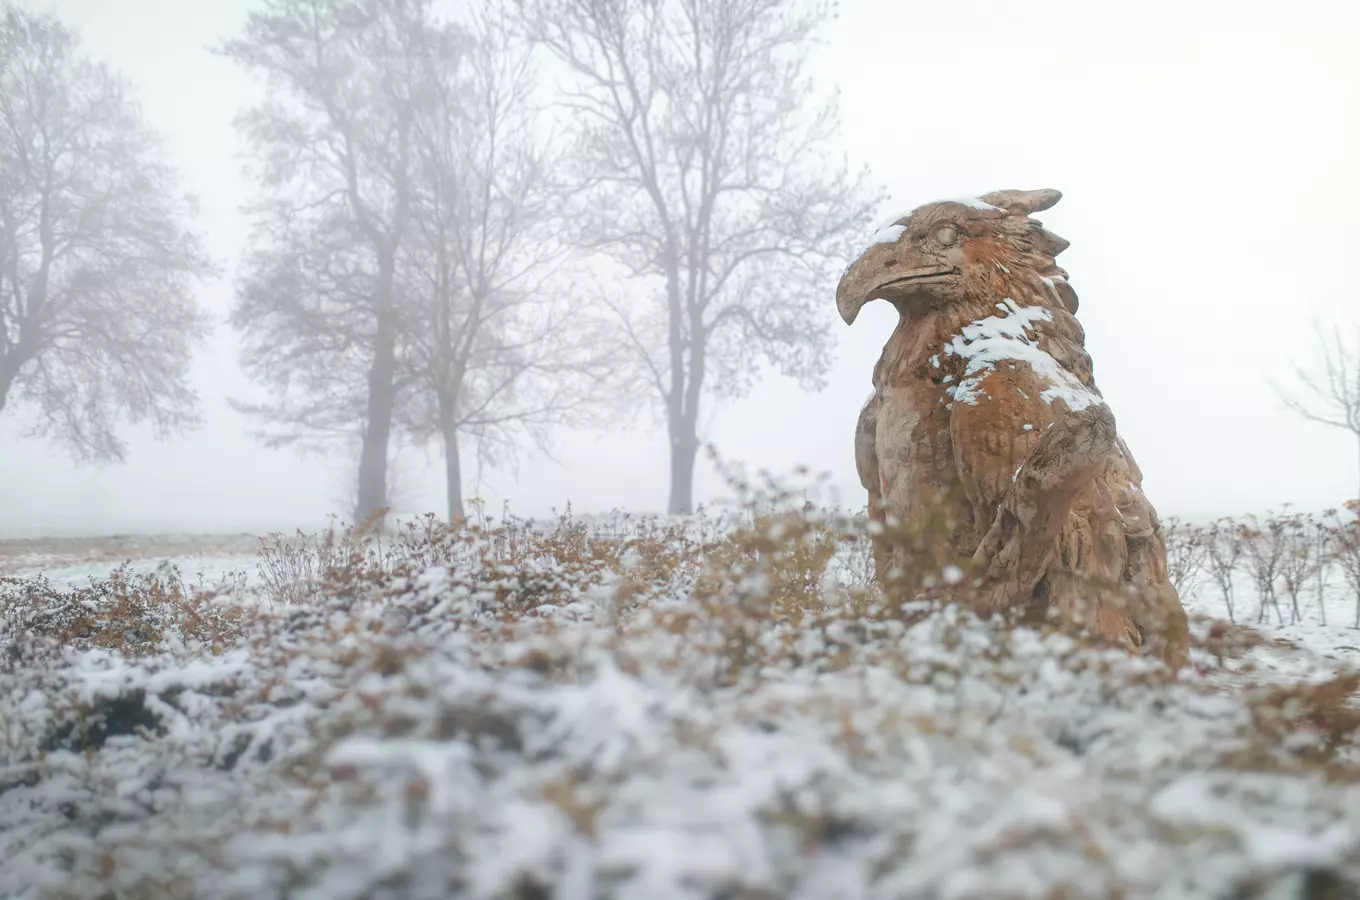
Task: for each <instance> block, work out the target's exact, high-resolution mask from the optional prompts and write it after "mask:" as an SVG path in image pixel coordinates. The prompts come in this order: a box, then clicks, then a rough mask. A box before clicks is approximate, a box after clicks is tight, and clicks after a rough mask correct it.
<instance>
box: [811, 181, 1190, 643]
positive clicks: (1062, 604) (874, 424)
mask: <svg viewBox="0 0 1360 900" xmlns="http://www.w3.org/2000/svg"><path fill="white" fill-rule="evenodd" d="M1061 196H1062V195H1061V194H1060V193H1059V192H1058V191H1055V190H1038V191H998V192H995V193H991V194H986V195H984V196H982V197H981V198H963V199H957V200H945V201H940V202H936V203H928V204H926V205H924V206H920V207H917V208H916V209H914V210H912V211H910V212H908V213H905V214H903V215H901V216H897V217H894V219H893V220H892V221H891V222H889V223H887V224H885V225H884V226H882V227H881V228H880V229H878V231H877V232H876V233H875V234H874V235H873V237H872V238H871V240H870V242H869V244H868V245H867V246H866V247H865V249H864V251H863V253H862V254H861V255H860V257H859V258H858V259H857V260H856V261H855V262H854V263H853V264H851V266H850V267H849V268H848V269H847V270H846V272H845V274H844V275H843V276H842V278H841V282H840V285H839V286H838V288H837V290H836V306H837V308H838V309H839V311H840V314H841V316H842V318H844V319H845V321H846V323H847V324H853V323H854V321H855V318H856V317H857V316H858V314H859V311H860V309H861V307H863V306H864V304H865V303H867V302H868V301H870V300H874V299H884V300H887V301H889V302H890V303H892V304H893V306H894V307H896V309H897V311H898V315H899V318H898V323H897V327H896V329H895V330H894V331H893V333H892V336H891V337H890V338H889V339H888V342H887V344H886V345H885V346H884V348H883V353H882V355H881V356H880V358H879V360H878V363H877V365H876V366H875V367H874V374H873V383H874V394H873V396H871V397H870V398H869V401H868V402H867V403H866V404H865V407H864V409H863V410H862V411H861V413H860V418H859V423H858V425H857V427H856V431H855V464H856V469H857V471H858V473H859V477H860V481H861V483H863V485H864V487H865V488H866V489H867V490H868V493H869V513H870V516H871V517H873V518H874V519H876V520H878V521H880V522H888V523H889V524H891V525H892V526H893V527H892V528H889V529H888V530H887V531H886V532H885V534H886V535H887V537H885V538H884V539H883V540H882V541H881V542H880V543H879V545H878V546H877V547H876V548H875V551H876V552H875V555H876V563H877V565H876V568H877V570H878V576H879V578H880V580H884V579H886V578H887V577H888V575H889V574H890V573H892V572H893V570H894V569H898V568H899V567H903V568H905V567H906V566H908V564H909V563H916V564H918V566H919V565H922V564H924V565H925V566H927V567H928V568H930V569H932V570H933V571H942V570H946V569H948V567H950V566H952V565H953V564H954V563H955V562H957V561H958V560H960V559H963V560H971V562H970V566H971V571H972V572H973V573H974V575H975V576H976V577H977V579H978V580H977V581H976V582H974V583H973V586H974V587H976V593H974V594H973V596H974V597H975V598H976V602H977V603H978V604H979V605H980V606H981V607H982V608H983V609H985V610H999V609H1003V608H1017V607H1018V608H1021V609H1022V610H1024V611H1026V612H1028V613H1031V614H1042V613H1045V612H1048V611H1050V610H1055V609H1056V611H1057V613H1058V614H1059V615H1060V616H1061V617H1063V618H1064V619H1065V620H1067V621H1069V622H1073V623H1075V624H1079V625H1082V626H1085V627H1086V628H1088V629H1089V630H1090V631H1092V632H1093V633H1095V634H1098V635H1100V636H1101V637H1103V638H1105V639H1107V640H1111V641H1114V642H1115V643H1118V644H1121V645H1123V646H1125V647H1127V648H1129V649H1131V650H1138V651H1141V652H1148V653H1153V654H1156V655H1158V656H1160V657H1161V658H1162V659H1164V660H1165V661H1166V662H1167V663H1168V664H1169V665H1171V666H1173V667H1179V666H1181V665H1183V664H1184V663H1185V661H1186V652H1187V643H1188V634H1187V624H1186V616H1185V611H1184V609H1183V608H1182V606H1181V602H1180V598H1179V597H1178V596H1177V593H1176V590H1175V588H1174V587H1173V586H1172V585H1171V583H1170V581H1169V580H1168V578H1167V568H1166V545H1165V542H1164V540H1163V537H1162V531H1161V525H1160V523H1159V522H1158V519H1157V514H1156V512H1155V510H1154V509H1153V508H1152V504H1151V502H1149V500H1148V498H1147V497H1146V495H1144V494H1143V491H1142V487H1141V482H1142V473H1141V472H1140V471H1139V470H1138V466H1137V465H1136V464H1135V463H1134V461H1133V456H1132V455H1131V454H1130V453H1129V449H1128V447H1127V446H1126V445H1125V444H1124V441H1123V440H1122V439H1121V438H1120V437H1119V435H1118V434H1117V432H1116V429H1115V421H1114V416H1113V414H1112V413H1111V411H1110V408H1109V406H1108V404H1106V402H1105V401H1104V399H1102V397H1101V395H1100V391H1099V390H1098V389H1097V388H1096V385H1095V381H1094V379H1093V378H1092V374H1091V359H1090V357H1089V356H1088V355H1087V353H1086V350H1085V347H1084V342H1085V333H1084V332H1083V330H1082V327H1081V325H1080V323H1078V322H1077V319H1076V317H1075V316H1074V313H1075V312H1076V311H1077V295H1076V293H1075V291H1073V289H1072V286H1071V285H1070V284H1069V283H1068V279H1067V273H1066V272H1065V271H1064V270H1063V269H1061V268H1059V267H1058V266H1057V264H1056V263H1055V262H1054V258H1055V257H1056V256H1057V255H1058V254H1059V253H1061V252H1062V251H1063V250H1065V249H1066V248H1067V247H1068V242H1067V241H1065V240H1063V239H1062V238H1060V237H1058V236H1057V235H1055V234H1053V233H1052V232H1050V231H1048V230H1046V229H1045V228H1044V227H1043V225H1042V223H1040V222H1039V221H1037V220H1035V219H1032V218H1029V216H1030V214H1031V213H1035V212H1038V211H1041V210H1045V209H1048V208H1050V207H1052V206H1053V205H1054V204H1055V203H1057V202H1058V200H1059V199H1060V198H1061ZM903 535H914V536H915V537H914V538H912V539H910V540H908V539H905V538H903V537H902V536H903ZM950 571H952V570H950Z"/></svg>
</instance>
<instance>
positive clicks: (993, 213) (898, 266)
mask: <svg viewBox="0 0 1360 900" xmlns="http://www.w3.org/2000/svg"><path fill="white" fill-rule="evenodd" d="M1061 198H1062V194H1061V193H1059V192H1058V191H1055V190H1051V189H1048V190H1038V191H995V192H993V193H990V194H984V195H983V196H981V197H978V198H972V197H967V198H963V199H959V200H942V201H938V202H935V203H927V204H925V205H923V206H918V207H917V208H916V209H913V210H912V211H911V212H909V213H906V214H905V215H901V216H898V217H896V218H894V219H893V220H892V221H891V222H889V223H887V224H885V225H883V226H882V227H881V228H879V230H878V231H877V232H876V233H875V234H874V236H873V237H872V238H871V239H870V243H869V246H868V247H867V248H866V249H865V250H864V252H863V253H861V254H860V256H859V258H858V259H856V260H855V261H854V262H853V263H851V264H850V267H849V268H848V269H846V270H845V274H844V275H842V276H841V281H840V285H839V286H838V287H837V288H836V308H837V309H838V310H839V311H840V314H841V318H843V319H844V320H845V321H846V324H853V323H854V321H855V318H856V317H857V316H858V315H859V311H860V309H861V308H862V307H863V306H864V304H865V303H868V302H869V301H870V300H876V299H883V300H887V301H889V302H891V303H892V304H893V305H894V306H896V307H897V309H898V311H899V312H901V313H903V314H908V313H911V312H913V311H926V310H931V309H941V308H944V307H947V306H952V305H956V304H960V303H964V302H967V301H969V300H977V301H979V302H984V303H986V305H987V306H989V307H990V305H991V304H992V303H993V302H994V298H995V296H996V295H997V294H999V293H1003V294H1009V293H1014V290H1013V288H1014V287H1017V286H1019V285H1018V284H1017V282H1023V283H1024V287H1025V288H1027V290H1026V291H1024V293H1029V294H1031V295H1034V296H1036V297H1037V298H1038V302H1040V303H1045V304H1046V305H1047V304H1049V303H1051V304H1052V305H1054V306H1056V307H1057V308H1061V309H1066V310H1067V311H1068V312H1076V310H1077V295H1076V292H1075V291H1073V290H1072V287H1071V285H1069V284H1068V283H1067V273H1066V272H1065V271H1063V270H1062V269H1061V268H1059V267H1058V266H1057V264H1056V263H1055V262H1054V257H1056V256H1057V255H1058V254H1059V253H1061V252H1062V251H1063V250H1066V249H1067V247H1068V242H1067V241H1065V240H1063V239H1062V238H1060V237H1058V236H1057V235H1056V234H1053V233H1052V232H1050V231H1048V230H1047V229H1045V228H1044V227H1043V223H1041V222H1039V221H1037V220H1035V219H1031V218H1029V214H1030V213H1034V212H1039V211H1040V210H1045V209H1048V208H1050V207H1052V206H1053V205H1054V204H1055V203H1057V202H1058V201H1059V200H1060V199H1061Z"/></svg>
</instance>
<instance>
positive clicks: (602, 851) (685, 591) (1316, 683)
mask: <svg viewBox="0 0 1360 900" xmlns="http://www.w3.org/2000/svg"><path fill="white" fill-rule="evenodd" d="M663 549H664V548H655V547H653V548H651V550H650V551H648V552H637V551H630V552H629V553H628V554H625V557H624V559H623V561H622V565H620V566H615V565H613V564H603V563H600V562H599V561H598V560H593V559H586V558H582V557H580V556H579V554H578V556H576V557H572V559H571V560H568V561H565V562H564V561H563V558H562V557H561V556H560V555H559V556H557V557H554V556H553V555H552V554H553V553H556V552H558V551H556V550H551V548H549V550H551V552H549V550H544V551H543V552H541V553H538V554H537V555H530V556H528V557H525V558H523V559H520V560H518V561H517V562H516V565H515V566H514V567H513V568H508V567H506V566H504V565H501V564H499V563H497V562H496V561H495V560H493V559H490V558H483V559H481V561H480V562H479V561H477V560H475V559H472V560H470V561H469V560H468V559H466V558H464V557H460V559H462V560H463V561H462V562H460V563H459V565H457V566H455V567H452V568H450V567H446V566H430V567H425V566H421V567H419V568H418V569H413V570H410V571H401V569H400V567H394V568H392V569H390V570H389V571H388V572H387V574H385V575H381V576H380V577H373V578H368V579H359V580H356V581H354V582H352V583H351V584H350V585H349V586H348V587H346V588H344V589H334V588H332V589H328V595H327V599H326V600H324V601H322V602H319V603H313V604H308V605H305V606H283V605H279V604H274V603H271V602H270V601H269V598H268V597H266V596H263V595H261V594H260V592H259V591H258V590H255V589H253V588H250V587H249V586H241V588H240V590H239V591H238V595H237V596H235V597H218V598H215V599H214V600H212V601H210V602H206V603H204V604H202V605H198V606H193V607H192V608H186V607H185V605H184V604H180V605H178V606H174V605H170V606H166V605H160V606H158V605H154V604H153V605H152V606H150V607H146V608H142V607H136V608H130V609H128V610H124V611H121V612H120V614H119V618H117V619H116V620H114V624H113V626H112V627H110V626H109V622H108V621H107V620H104V619H101V618H100V617H101V615H102V613H101V610H100V609H99V608H97V607H98V603H97V602H96V601H94V600H92V599H90V598H89V597H87V596H84V595H76V596H74V597H65V598H62V597H60V596H57V595H50V596H49V595H43V596H25V597H19V596H17V595H11V599H10V604H11V605H10V607H9V608H8V609H6V608H5V607H3V605H0V672H3V674H4V677H3V679H0V873H3V874H2V875H0V898H5V900H19V898H23V900H29V898H37V897H40V896H42V897H47V896H51V897H72V898H75V897H100V896H107V897H181V896H187V897H203V898H252V900H253V898H271V897H280V898H282V897H289V898H316V900H321V898H326V900H342V898H425V897H429V898H445V897H451V896H459V897H477V898H547V897H552V898H554V900H594V898H600V897H619V898H672V897H674V898H696V900H698V898H702V900H716V898H727V900H738V898H741V900H754V898H776V897H778V898H809V900H811V898H847V900H848V898H884V900H887V898H934V897H940V898H979V900H981V898H1030V897H1033V898H1047V897H1057V896H1066V897H1112V896H1122V897H1129V898H1137V897H1165V898H1199V897H1204V898H1215V900H1217V898H1227V897H1243V898H1246V897H1280V898H1284V897H1290V898H1293V897H1305V898H1306V897H1318V898H1321V897H1354V896H1360V752H1358V750H1360V748H1357V745H1356V743H1355V737H1356V735H1355V730H1354V729H1355V727H1356V726H1357V725H1360V718H1357V719H1355V720H1354V721H1352V718H1350V717H1352V716H1354V712H1353V711H1351V710H1348V708H1347V707H1346V706H1345V698H1346V696H1347V692H1348V691H1349V692H1353V691H1354V689H1355V685H1354V684H1353V683H1350V682H1347V681H1345V680H1338V679H1337V676H1338V675H1340V674H1342V673H1343V672H1344V671H1345V668H1346V666H1347V665H1348V664H1350V665H1354V664H1355V662H1356V661H1357V660H1356V654H1355V652H1354V645H1355V643H1356V640H1357V637H1360V632H1356V631H1353V630H1350V629H1347V628H1346V627H1345V624H1346V623H1347V622H1348V619H1347V618H1346V616H1345V615H1344V609H1345V601H1344V599H1342V598H1340V597H1338V598H1337V600H1336V601H1335V604H1334V607H1329V622H1332V623H1334V624H1330V625H1329V626H1327V627H1326V628H1323V627H1321V626H1320V625H1317V624H1315V623H1305V624H1303V625H1299V626H1292V627H1290V626H1286V627H1284V628H1280V629H1275V630H1272V629H1270V628H1266V629H1263V632H1262V635H1261V636H1262V637H1264V638H1265V640H1264V641H1262V640H1261V639H1260V637H1257V636H1256V635H1255V634H1254V633H1253V632H1252V631H1251V630H1249V629H1223V628H1222V627H1221V626H1216V625H1215V623H1214V622H1213V621H1212V620H1210V619H1207V618H1203V617H1197V618H1196V621H1195V624H1194V630H1195V633H1196V646H1195V650H1194V653H1193V660H1194V663H1195V666H1194V667H1193V670H1187V671H1184V672H1182V673H1180V674H1179V676H1177V677H1170V676H1169V675H1168V673H1166V672H1165V670H1164V669H1162V668H1161V667H1160V666H1159V665H1156V664H1154V663H1151V662H1149V661H1146V660H1140V659H1134V658H1130V657H1128V656H1126V655H1125V654H1122V653H1119V652H1114V651H1108V650H1098V649H1094V648H1089V647H1085V646H1083V645H1081V644H1079V643H1076V642H1074V641H1073V640H1072V639H1070V638H1068V637H1064V636H1062V635H1060V634H1041V633H1038V632H1035V631H1031V630H1027V629H1018V628H1014V629H1011V628H1006V627H1004V626H1003V625H1002V624H1001V623H999V622H980V621H978V620H976V619H974V618H972V617H971V616H968V615H965V614H962V613H960V612H959V611H958V610H957V609H945V610H942V611H937V612H934V613H933V614H931V615H929V616H926V617H924V618H922V619H920V620H919V621H918V620H914V619H913V618H911V617H908V618H907V619H903V618H901V617H896V616H883V615H879V614H878V611H876V609H875V608H874V607H873V605H872V603H870V604H869V605H868V606H866V605H865V603H866V602H868V601H867V600H866V598H864V597H862V596H860V595H858V594H851V593H847V592H846V591H844V590H843V589H841V588H837V587H836V586H834V585H833V584H831V583H829V582H826V581H823V582H822V591H823V596H822V597H820V598H816V597H809V598H805V599H806V600H807V602H806V603H802V604H792V605H791V604H790V603H789V602H788V599H787V598H788V595H787V593H785V592H786V591H787V590H788V588H787V585H786V584H785V583H784V582H781V580H780V578H781V576H780V571H779V570H778V567H777V566H778V564H777V561H776V562H774V563H772V562H771V561H770V559H769V558H761V559H749V560H745V561H742V562H740V563H739V564H737V565H735V567H731V568H724V569H723V570H722V571H720V572H716V573H715V572H711V571H710V572H709V574H708V575H707V576H704V577H703V578H700V577H699V576H698V574H696V572H694V571H691V570H689V569H686V567H685V565H684V564H683V560H682V561H681V562H674V561H670V562H666V563H665V565H664V566H660V567H658V566H659V563H658V558H657V557H655V556H653V555H650V554H653V553H660V552H661V551H662V550H663ZM677 558H679V556H677ZM573 560H574V561H573ZM151 562H152V560H147V564H150V563H151ZM245 562H246V558H245V557H237V558H230V557H225V558H218V559H217V560H216V562H215V563H213V564H214V565H217V564H220V565H221V566H222V568H221V569H212V570H211V571H212V572H219V571H220V572H223V573H225V572H230V571H239V570H241V569H243V568H247V567H246V566H245V565H244V563H245ZM198 567H203V568H204V569H205V570H206V569H207V568H208V561H207V560H204V559H202V558H192V557H191V558H189V559H186V560H184V561H182V562H181V564H180V570H181V572H182V573H183V574H184V575H185V576H186V577H191V573H192V571H193V570H194V569H196V568H198ZM92 572H93V570H92V569H91V568H88V567H85V568H81V569H79V570H76V569H71V568H62V567H48V568H46V575H47V577H48V578H49V579H50V581H51V583H52V584H53V585H57V584H61V585H68V584H69V585H76V586H79V585H80V583H81V580H82V579H85V578H86V577H87V576H88V575H90V574H91V573H92ZM207 574H209V572H208V571H205V575H207ZM119 602H125V601H121V600H120V601H119ZM3 603H4V600H3V599H0V604H3ZM1217 604H1218V601H1217V600H1216V598H1215V597H1214V596H1213V594H1212V592H1211V591H1207V590H1206V591H1203V592H1201V593H1200V595H1199V596H1197V597H1196V598H1195V599H1193V600H1192V601H1191V602H1190V604H1189V605H1190V607H1191V611H1192V613H1196V612H1202V611H1208V612H1210V613H1211V614H1221V611H1222V610H1221V606H1218V605H1217ZM806 606H810V607H813V608H811V609H804V608H803V607H806ZM72 634H76V635H77V638H76V639H75V640H72V638H71V637H70V635H72ZM110 636H112V637H110ZM1277 639H1282V640H1283V641H1284V643H1280V642H1278V641H1277ZM1309 685H1312V687H1311V688H1310V687H1309Z"/></svg>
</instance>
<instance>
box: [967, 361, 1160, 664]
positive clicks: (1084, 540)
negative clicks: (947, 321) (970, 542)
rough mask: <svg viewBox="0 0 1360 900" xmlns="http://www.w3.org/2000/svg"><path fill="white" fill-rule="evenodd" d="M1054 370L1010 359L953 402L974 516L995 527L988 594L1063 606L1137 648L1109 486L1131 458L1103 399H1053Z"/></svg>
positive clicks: (1120, 526)
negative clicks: (1122, 446) (1122, 448)
mask: <svg viewBox="0 0 1360 900" xmlns="http://www.w3.org/2000/svg"><path fill="white" fill-rule="evenodd" d="M1050 374H1051V373H1042V374H1041V373H1040V372H1037V371H1036V370H1035V368H1034V367H1033V366H1032V365H1031V364H1030V363H1028V362H1024V361H1020V360H1016V361H1013V362H1005V363H1001V364H998V365H997V366H996V367H995V368H994V369H991V370H989V371H987V372H986V373H984V374H982V375H981V376H980V377H975V379H974V380H973V389H972V390H971V391H970V392H969V396H968V397H967V398H965V399H964V400H958V399H956V401H955V403H954V407H953V410H952V413H951V418H950V432H951V438H952V443H953V446H954V455H955V464H956V466H957V468H958V472H959V475H960V479H961V481H962V483H963V485H964V490H965V491H966V492H967V494H968V499H969V502H970V503H971V504H972V506H973V510H974V520H975V521H977V522H980V523H990V525H989V526H988V527H987V530H986V532H985V533H984V534H983V535H982V536H981V540H980V541H979V543H978V547H977V550H976V551H975V553H974V564H975V565H976V566H977V567H978V569H979V571H980V573H981V575H982V579H983V586H982V590H981V597H980V600H981V602H982V604H983V605H984V606H985V607H988V608H993V609H995V608H1002V607H1007V606H1013V605H1017V604H1019V605H1027V604H1029V603H1030V602H1033V601H1039V602H1043V603H1050V604H1056V605H1058V606H1059V607H1060V608H1062V611H1063V613H1064V614H1065V615H1064V618H1067V619H1069V620H1071V619H1077V620H1080V621H1083V622H1084V623H1085V624H1086V625H1087V627H1089V628H1090V629H1091V630H1092V631H1094V632H1096V633H1098V634H1101V635H1102V636H1104V637H1106V638H1108V639H1111V640H1114V641H1116V642H1119V643H1123V644H1126V645H1129V646H1132V647H1138V646H1140V645H1141V644H1142V629H1140V628H1139V627H1138V624H1137V623H1136V621H1135V620H1134V618H1133V616H1132V611H1131V610H1130V609H1128V604H1127V603H1125V602H1124V597H1123V594H1122V592H1121V590H1120V588H1119V583H1120V582H1121V580H1122V575H1123V570H1124V568H1125V566H1126V563H1127V560H1128V554H1127V549H1126V538H1125V534H1124V530H1125V523H1124V521H1123V519H1122V517H1121V515H1120V512H1119V509H1118V506H1117V504H1116V503H1115V502H1114V499H1113V497H1112V496H1111V492H1110V490H1109V488H1110V486H1111V484H1110V478H1111V475H1112V474H1113V473H1112V468H1111V467H1112V464H1113V463H1115V462H1117V461H1118V460H1120V459H1122V456H1121V455H1120V449H1119V448H1120V442H1119V439H1118V437H1117V435H1116V433H1115V423H1114V416H1113V415H1112V414H1111V412H1110V410H1109V407H1108V406H1106V405H1105V404H1104V403H1103V402H1101V401H1100V400H1099V398H1096V397H1094V395H1092V396H1091V397H1090V398H1087V402H1084V403H1083V402H1082V400H1081V398H1079V397H1076V396H1074V397H1072V398H1071V399H1072V400H1073V403H1072V405H1069V404H1068V403H1067V402H1066V401H1064V400H1058V401H1056V402H1053V403H1052V405H1050V402H1051V401H1050V400H1048V399H1045V394H1046V392H1047V393H1048V394H1049V395H1050V396H1051V393H1052V390H1051V389H1052V388H1053V381H1052V379H1051V377H1048V376H1049V375H1050ZM956 397H957V395H956ZM1073 406H1075V407H1077V408H1075V409H1074V408H1073ZM1026 425H1031V426H1032V427H1031V428H1028V429H1027V428H1025V426H1026Z"/></svg>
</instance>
